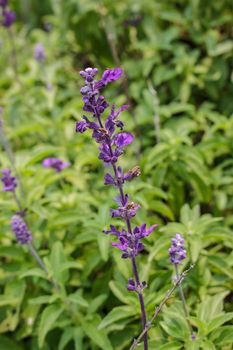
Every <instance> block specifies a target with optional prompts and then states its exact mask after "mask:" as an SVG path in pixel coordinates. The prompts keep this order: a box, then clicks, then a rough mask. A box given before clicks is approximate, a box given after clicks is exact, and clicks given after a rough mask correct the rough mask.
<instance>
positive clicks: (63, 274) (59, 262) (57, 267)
mask: <svg viewBox="0 0 233 350" xmlns="http://www.w3.org/2000/svg"><path fill="white" fill-rule="evenodd" d="M50 262H51V268H52V271H53V275H54V277H55V280H56V281H58V282H60V283H61V284H64V283H65V282H66V281H67V280H68V277H69V273H68V271H67V270H62V268H63V266H64V264H65V263H66V262H67V261H66V256H65V253H64V250H63V245H62V243H61V242H55V243H54V244H53V247H52V253H51V258H50Z"/></svg>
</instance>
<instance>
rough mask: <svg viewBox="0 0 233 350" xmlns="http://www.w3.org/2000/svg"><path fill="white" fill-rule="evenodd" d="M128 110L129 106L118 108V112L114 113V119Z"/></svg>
mask: <svg viewBox="0 0 233 350" xmlns="http://www.w3.org/2000/svg"><path fill="white" fill-rule="evenodd" d="M128 108H129V105H122V106H121V107H119V108H118V110H117V111H116V112H115V113H114V116H115V118H116V117H118V115H119V114H120V113H121V112H123V111H125V110H126V109H128Z"/></svg>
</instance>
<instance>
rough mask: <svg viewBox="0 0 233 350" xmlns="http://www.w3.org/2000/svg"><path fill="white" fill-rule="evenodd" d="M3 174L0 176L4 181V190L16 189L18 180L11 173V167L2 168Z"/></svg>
mask: <svg viewBox="0 0 233 350" xmlns="http://www.w3.org/2000/svg"><path fill="white" fill-rule="evenodd" d="M2 174H3V176H2V177H1V178H0V179H1V181H2V183H3V189H2V191H3V192H7V191H14V190H15V189H16V187H17V180H16V177H14V176H12V175H11V170H10V169H3V170H2Z"/></svg>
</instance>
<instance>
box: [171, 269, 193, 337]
mask: <svg viewBox="0 0 233 350" xmlns="http://www.w3.org/2000/svg"><path fill="white" fill-rule="evenodd" d="M174 266H175V272H176V279H177V280H179V278H180V274H179V270H178V266H177V264H175V265H174ZM178 288H179V293H180V298H181V301H182V305H183V309H184V314H185V319H186V321H187V324H188V327H189V331H190V335H191V338H193V336H194V333H193V328H192V325H191V323H190V320H189V313H188V309H187V305H186V301H185V296H184V292H183V288H182V285H181V283H180V284H179V285H178Z"/></svg>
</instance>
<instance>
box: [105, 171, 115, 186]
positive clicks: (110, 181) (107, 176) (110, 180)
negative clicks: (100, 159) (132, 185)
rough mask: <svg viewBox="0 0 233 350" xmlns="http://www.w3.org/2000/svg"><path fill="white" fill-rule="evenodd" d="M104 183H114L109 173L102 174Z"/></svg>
mask: <svg viewBox="0 0 233 350" xmlns="http://www.w3.org/2000/svg"><path fill="white" fill-rule="evenodd" d="M104 184H105V185H115V180H114V178H113V176H112V175H111V174H108V173H107V174H105V176H104Z"/></svg>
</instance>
